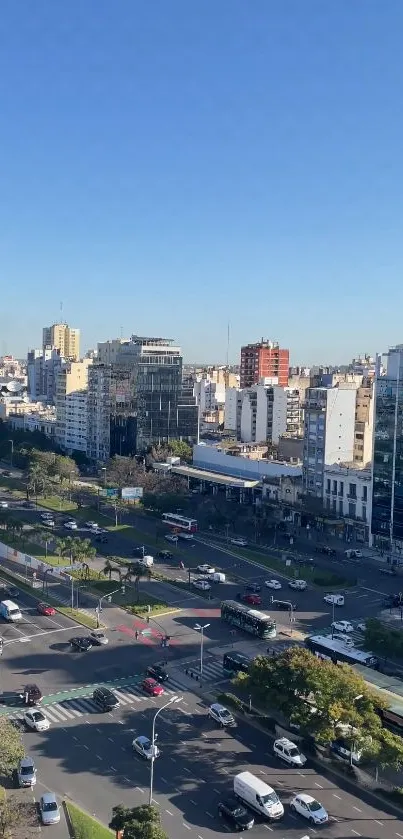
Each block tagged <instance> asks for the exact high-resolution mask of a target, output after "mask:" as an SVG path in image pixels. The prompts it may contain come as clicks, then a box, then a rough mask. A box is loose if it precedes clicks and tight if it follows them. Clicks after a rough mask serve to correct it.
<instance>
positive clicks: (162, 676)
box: [146, 664, 168, 684]
mask: <svg viewBox="0 0 403 839" xmlns="http://www.w3.org/2000/svg"><path fill="white" fill-rule="evenodd" d="M146 672H147V676H151V677H152V678H153V679H155V680H156V682H160V684H162V682H167V681H168V673H167V671H166V670H164V668H163V667H161V665H160V664H150V666H149V667H147V670H146Z"/></svg>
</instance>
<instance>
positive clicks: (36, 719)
mask: <svg viewBox="0 0 403 839" xmlns="http://www.w3.org/2000/svg"><path fill="white" fill-rule="evenodd" d="M23 720H24V722H25V725H27V726H28V728H32V729H33V730H34V731H47V730H48V728H50V722H49V720H48V718H47V717H45V714H43V713H42V711H37V710H36V709H34V710H32V711H25V714H24V716H23Z"/></svg>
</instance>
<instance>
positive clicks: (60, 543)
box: [55, 538, 66, 556]
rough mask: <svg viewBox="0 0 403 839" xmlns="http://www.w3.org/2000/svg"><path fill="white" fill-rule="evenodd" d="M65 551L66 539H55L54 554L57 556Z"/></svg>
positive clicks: (62, 554)
mask: <svg viewBox="0 0 403 839" xmlns="http://www.w3.org/2000/svg"><path fill="white" fill-rule="evenodd" d="M65 551H66V539H60V538H59V539H56V546H55V554H57V556H64V553H65Z"/></svg>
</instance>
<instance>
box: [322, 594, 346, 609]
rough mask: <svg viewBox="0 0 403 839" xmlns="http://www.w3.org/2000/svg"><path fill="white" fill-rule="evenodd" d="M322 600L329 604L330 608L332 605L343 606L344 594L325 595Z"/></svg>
mask: <svg viewBox="0 0 403 839" xmlns="http://www.w3.org/2000/svg"><path fill="white" fill-rule="evenodd" d="M323 599H324V601H325V603H330V605H331V606H333V604H334V605H335V606H344V594H325V596H324V598H323Z"/></svg>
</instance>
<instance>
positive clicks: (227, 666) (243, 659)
mask: <svg viewBox="0 0 403 839" xmlns="http://www.w3.org/2000/svg"><path fill="white" fill-rule="evenodd" d="M250 663H251V659H250V658H249V657H248V656H247V655H244V654H243V653H237V652H236V651H235V650H232V652H230V653H224V655H223V659H222V669H223V673H224V676H235V675H236V673H239V672H242V673H247V672H248V670H249V665H250Z"/></svg>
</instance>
